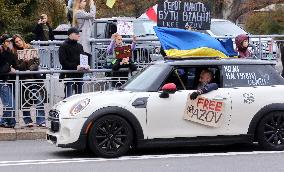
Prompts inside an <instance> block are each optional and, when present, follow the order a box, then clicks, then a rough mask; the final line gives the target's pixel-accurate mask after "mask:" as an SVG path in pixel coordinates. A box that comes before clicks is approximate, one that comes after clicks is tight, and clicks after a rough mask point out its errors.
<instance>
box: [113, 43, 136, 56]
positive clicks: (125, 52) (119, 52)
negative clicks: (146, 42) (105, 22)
mask: <svg viewBox="0 0 284 172" xmlns="http://www.w3.org/2000/svg"><path fill="white" fill-rule="evenodd" d="M114 53H115V58H117V59H123V58H127V57H129V58H131V57H132V51H131V46H130V45H124V46H121V47H115V48H114Z"/></svg>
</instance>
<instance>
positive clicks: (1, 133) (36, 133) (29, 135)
mask: <svg viewBox="0 0 284 172" xmlns="http://www.w3.org/2000/svg"><path fill="white" fill-rule="evenodd" d="M46 132H47V128H44V127H32V128H27V127H25V128H16V129H14V128H0V141H15V140H36V139H45V138H46Z"/></svg>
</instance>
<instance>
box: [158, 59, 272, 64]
mask: <svg viewBox="0 0 284 172" xmlns="http://www.w3.org/2000/svg"><path fill="white" fill-rule="evenodd" d="M154 64H166V65H171V66H184V65H197V66H199V65H204V66H211V65H275V64H276V63H275V62H273V61H268V60H256V59H236V58H228V59H206V58H205V59H202V58H198V59H165V60H161V61H156V62H154Z"/></svg>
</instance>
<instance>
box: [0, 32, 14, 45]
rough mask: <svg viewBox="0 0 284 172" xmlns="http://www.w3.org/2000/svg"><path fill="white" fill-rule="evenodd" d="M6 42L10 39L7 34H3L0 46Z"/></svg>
mask: <svg viewBox="0 0 284 172" xmlns="http://www.w3.org/2000/svg"><path fill="white" fill-rule="evenodd" d="M6 40H9V41H11V40H12V38H11V37H10V36H9V35H8V34H3V35H2V36H1V37H0V44H3V43H4V42H5V41H6Z"/></svg>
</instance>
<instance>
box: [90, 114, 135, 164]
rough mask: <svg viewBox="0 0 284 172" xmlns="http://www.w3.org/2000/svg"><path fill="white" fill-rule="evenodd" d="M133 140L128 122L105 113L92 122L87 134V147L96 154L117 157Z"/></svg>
mask: <svg viewBox="0 0 284 172" xmlns="http://www.w3.org/2000/svg"><path fill="white" fill-rule="evenodd" d="M132 142H133V130H132V127H131V126H130V124H129V123H128V122H127V121H126V120H125V119H124V118H122V117H119V116H117V115H106V116H103V117H101V118H99V119H98V120H96V121H95V122H94V124H93V127H92V129H91V131H90V134H89V147H90V149H91V150H92V151H93V152H94V153H95V154H96V155H98V156H101V157H105V158H114V157H119V156H121V155H123V154H125V153H126V152H127V151H128V150H129V148H130V146H131V144H132Z"/></svg>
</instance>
